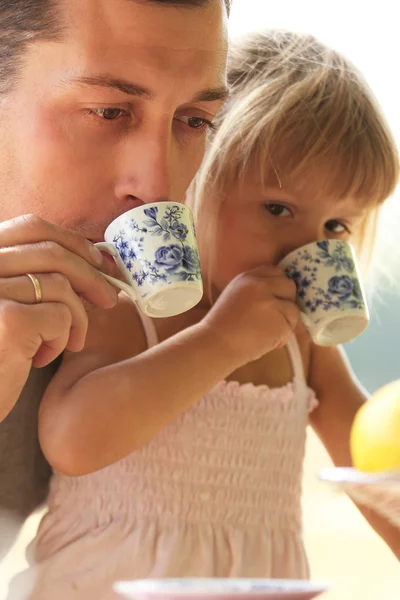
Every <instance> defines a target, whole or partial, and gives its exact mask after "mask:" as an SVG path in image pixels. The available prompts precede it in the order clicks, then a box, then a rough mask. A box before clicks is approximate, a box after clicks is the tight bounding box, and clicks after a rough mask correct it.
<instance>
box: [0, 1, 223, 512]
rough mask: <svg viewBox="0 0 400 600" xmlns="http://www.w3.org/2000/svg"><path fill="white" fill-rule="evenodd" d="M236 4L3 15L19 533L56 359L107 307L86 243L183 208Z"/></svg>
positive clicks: (10, 406)
mask: <svg viewBox="0 0 400 600" xmlns="http://www.w3.org/2000/svg"><path fill="white" fill-rule="evenodd" d="M229 2H230V0H30V1H29V2H27V1H26V0H0V56H1V68H0V135H1V145H0V184H1V196H0V222H2V223H0V420H2V421H3V423H2V424H1V425H0V509H12V510H13V511H14V512H15V513H17V514H18V516H19V517H20V518H22V517H25V516H27V515H28V514H29V512H30V511H31V510H32V509H34V508H35V507H36V506H37V505H38V504H39V503H40V502H41V501H43V500H44V499H45V495H46V491H47V482H48V477H49V468H48V465H47V464H46V462H45V460H44V458H43V456H42V454H41V452H40V449H39V445H38V441H37V412H38V408H39V404H40V400H41V397H42V394H43V392H44V389H45V387H46V385H47V383H48V381H49V379H50V378H51V376H52V374H53V373H54V371H55V369H56V366H57V361H56V359H57V358H58V357H59V356H60V354H61V353H62V352H63V350H64V349H65V348H68V349H69V350H73V351H79V350H80V349H82V347H83V345H84V342H85V334H86V327H87V315H86V310H85V307H84V304H83V302H88V303H90V304H92V305H95V306H97V307H101V308H104V309H107V308H110V307H112V306H113V305H114V304H115V303H116V298H117V295H116V291H115V290H114V289H113V288H112V287H111V286H109V284H108V283H107V282H106V281H105V279H104V277H103V276H102V275H101V274H100V273H99V271H98V269H100V270H103V271H106V270H107V269H108V266H107V263H106V259H105V258H104V257H102V255H101V254H99V252H98V250H97V249H95V248H94V246H93V244H92V242H96V241H99V240H101V239H103V234H104V230H105V228H106V226H107V225H108V224H109V223H110V222H111V221H112V220H113V219H115V218H116V217H117V216H118V215H120V214H121V213H123V212H125V211H127V210H129V209H131V208H134V207H135V206H138V205H141V204H143V203H149V202H157V201H162V200H175V201H179V202H182V201H183V200H184V196H185V192H186V190H187V188H188V186H189V184H190V182H191V180H192V178H193V177H194V175H195V173H196V170H197V169H198V167H199V165H200V163H201V160H202V157H203V153H204V149H205V140H206V131H207V127H209V124H210V123H209V122H210V121H212V120H213V118H214V116H215V115H216V113H217V111H218V109H219V108H220V106H221V104H222V102H223V100H224V99H225V97H226V95H227V90H226V79H225V65H226V53H227V31H226V21H227V14H228V11H229ZM27 214H29V215H30V216H21V215H27ZM32 366H33V367H34V368H32Z"/></svg>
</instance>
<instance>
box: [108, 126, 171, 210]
mask: <svg viewBox="0 0 400 600" xmlns="http://www.w3.org/2000/svg"><path fill="white" fill-rule="evenodd" d="M135 133H136V135H135ZM174 150H175V148H174V140H173V138H172V134H171V130H170V128H168V127H165V126H164V127H160V126H152V127H150V126H149V127H146V128H143V130H142V131H141V132H140V134H139V132H133V133H132V136H131V139H129V140H126V141H125V147H124V151H123V153H122V155H121V163H122V165H121V168H120V169H119V178H118V182H117V185H116V194H117V197H118V198H119V199H120V200H122V201H123V200H125V201H126V200H128V201H129V200H132V199H134V200H135V201H136V202H137V201H138V200H139V201H140V202H141V203H143V204H149V203H152V202H160V201H165V200H172V199H173V183H174V182H173V173H172V165H173V164H174Z"/></svg>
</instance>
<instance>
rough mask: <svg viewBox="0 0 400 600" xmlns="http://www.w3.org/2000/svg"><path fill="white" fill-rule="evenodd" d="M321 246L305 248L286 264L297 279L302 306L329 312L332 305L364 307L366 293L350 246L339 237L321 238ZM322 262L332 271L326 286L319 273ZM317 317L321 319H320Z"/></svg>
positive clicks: (315, 320) (291, 276) (308, 309)
mask: <svg viewBox="0 0 400 600" xmlns="http://www.w3.org/2000/svg"><path fill="white" fill-rule="evenodd" d="M317 247H318V251H317V252H315V253H312V252H310V250H309V249H308V248H304V249H303V250H302V251H300V252H298V253H297V257H296V258H295V259H294V260H293V261H292V262H291V264H290V265H289V266H287V267H286V268H285V273H286V275H287V276H288V277H290V278H291V279H293V281H294V282H295V283H296V287H297V300H298V303H299V305H300V307H302V308H303V309H305V310H306V312H308V313H316V312H319V311H322V312H327V311H329V310H331V309H332V308H335V309H343V310H345V309H348V308H354V309H361V310H362V309H363V308H364V298H363V293H362V289H361V286H360V283H359V279H358V276H357V272H356V267H355V262H354V259H353V257H352V256H351V254H350V251H349V250H348V247H347V246H346V245H344V244H342V243H340V242H339V243H338V242H337V241H336V240H324V241H321V242H317ZM321 266H323V267H325V268H327V269H329V271H330V276H329V277H328V278H327V280H326V286H325V287H321V278H320V277H318V271H319V269H320V268H321ZM315 316H317V315H315ZM321 318H322V316H321ZM313 320H314V322H315V323H318V322H319V320H320V319H314V318H313Z"/></svg>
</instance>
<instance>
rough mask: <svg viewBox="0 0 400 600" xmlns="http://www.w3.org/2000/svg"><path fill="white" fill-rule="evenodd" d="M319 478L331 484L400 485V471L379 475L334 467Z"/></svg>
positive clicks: (350, 468) (323, 472) (321, 473)
mask: <svg viewBox="0 0 400 600" xmlns="http://www.w3.org/2000/svg"><path fill="white" fill-rule="evenodd" d="M319 478H320V479H322V480H323V481H328V482H330V483H339V484H340V483H353V484H354V483H359V484H362V485H365V484H371V485H377V484H382V483H384V484H386V483H388V484H390V485H392V484H398V485H400V471H387V472H383V471H381V472H379V473H364V472H362V471H357V469H354V468H352V467H332V468H330V469H322V470H321V471H320V472H319Z"/></svg>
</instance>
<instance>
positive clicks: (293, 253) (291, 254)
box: [279, 239, 354, 266]
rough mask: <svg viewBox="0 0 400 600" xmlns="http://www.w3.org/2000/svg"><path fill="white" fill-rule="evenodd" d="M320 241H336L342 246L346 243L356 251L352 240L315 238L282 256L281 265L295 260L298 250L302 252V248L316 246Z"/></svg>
mask: <svg viewBox="0 0 400 600" xmlns="http://www.w3.org/2000/svg"><path fill="white" fill-rule="evenodd" d="M318 242H329V243H332V242H334V243H336V244H340V245H342V246H343V245H345V246H348V247H349V248H350V249H351V250H352V251H353V252H354V246H353V244H351V242H348V241H347V240H335V239H325V240H315V242H309V243H308V244H304V246H299V247H298V248H296V249H295V250H292V251H291V252H289V254H287V255H286V256H284V257H283V258H282V260H281V261H280V262H279V265H280V266H283V265H284V263H287V262H291V261H292V260H293V258H294V257H295V256H296V254H297V253H298V252H300V250H305V249H306V248H309V247H310V246H316V245H317V243H318Z"/></svg>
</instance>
